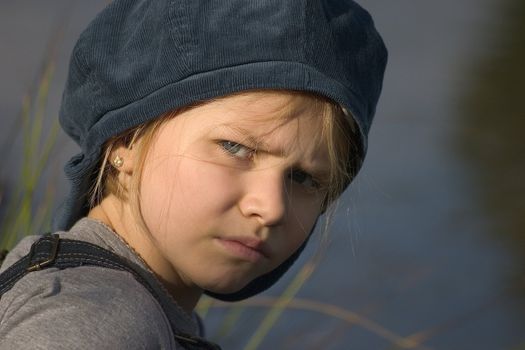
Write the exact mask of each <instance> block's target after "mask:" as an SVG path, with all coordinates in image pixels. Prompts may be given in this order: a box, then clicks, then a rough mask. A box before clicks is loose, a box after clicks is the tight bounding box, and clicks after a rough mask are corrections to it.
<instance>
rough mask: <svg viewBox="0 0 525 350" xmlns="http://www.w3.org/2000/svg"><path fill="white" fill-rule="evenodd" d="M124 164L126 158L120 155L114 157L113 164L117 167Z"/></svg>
mask: <svg viewBox="0 0 525 350" xmlns="http://www.w3.org/2000/svg"><path fill="white" fill-rule="evenodd" d="M122 164H124V159H122V158H120V156H118V155H117V156H115V159H113V165H114V166H115V168H120V167H121V166H122Z"/></svg>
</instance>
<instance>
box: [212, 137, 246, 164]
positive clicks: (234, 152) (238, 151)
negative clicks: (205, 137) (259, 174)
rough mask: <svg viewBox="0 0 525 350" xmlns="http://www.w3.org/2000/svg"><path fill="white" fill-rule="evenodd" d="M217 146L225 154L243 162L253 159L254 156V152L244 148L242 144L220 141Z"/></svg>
mask: <svg viewBox="0 0 525 350" xmlns="http://www.w3.org/2000/svg"><path fill="white" fill-rule="evenodd" d="M218 143H219V146H220V147H221V148H222V149H223V150H224V151H225V152H227V153H228V154H229V155H231V156H233V157H235V158H239V159H243V160H250V159H252V158H253V156H254V154H255V150H254V149H251V148H249V147H246V146H244V145H243V144H240V143H238V142H234V141H228V140H221V141H219V142H218Z"/></svg>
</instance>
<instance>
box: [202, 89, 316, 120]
mask: <svg viewBox="0 0 525 350" xmlns="http://www.w3.org/2000/svg"><path fill="white" fill-rule="evenodd" d="M209 107H211V108H219V109H223V110H224V111H225V112H226V114H225V115H226V116H228V115H232V116H233V117H236V119H239V121H241V122H242V121H246V122H262V121H265V120H267V119H268V120H272V119H293V118H294V117H297V116H306V115H310V116H313V115H315V114H316V113H320V112H321V108H320V104H319V103H316V101H315V99H314V98H313V97H310V96H308V95H303V94H299V93H292V92H287V91H283V92H278V91H264V92H261V91H254V92H245V93H241V94H236V95H231V96H227V97H224V98H221V99H218V100H215V101H212V102H211V103H210V104H209ZM228 111H231V112H232V113H228ZM235 112H236V113H235Z"/></svg>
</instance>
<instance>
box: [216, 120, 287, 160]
mask: <svg viewBox="0 0 525 350" xmlns="http://www.w3.org/2000/svg"><path fill="white" fill-rule="evenodd" d="M223 127H225V128H226V129H228V130H230V131H232V132H233V133H235V134H237V135H238V136H239V137H241V138H242V143H243V144H244V145H245V146H247V147H250V148H252V149H254V150H256V151H258V152H262V153H269V154H273V153H276V154H277V152H272V151H271V150H270V146H269V145H268V144H267V143H266V142H265V141H264V140H263V139H262V138H260V137H256V136H253V134H252V132H251V131H250V130H248V129H245V128H242V127H240V126H233V125H223ZM278 154H279V155H282V154H283V152H281V153H278Z"/></svg>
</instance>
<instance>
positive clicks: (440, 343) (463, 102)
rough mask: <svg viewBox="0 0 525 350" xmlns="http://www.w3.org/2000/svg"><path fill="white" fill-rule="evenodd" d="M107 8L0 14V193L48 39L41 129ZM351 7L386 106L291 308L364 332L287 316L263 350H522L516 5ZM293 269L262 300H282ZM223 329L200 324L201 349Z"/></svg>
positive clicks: (487, 1)
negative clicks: (379, 47) (78, 47)
mask: <svg viewBox="0 0 525 350" xmlns="http://www.w3.org/2000/svg"><path fill="white" fill-rule="evenodd" d="M105 3H106V1H101V0H97V1H90V2H83V1H80V0H77V1H66V0H62V1H59V0H48V1H46V2H45V4H44V3H43V2H39V1H35V0H33V1H30V0H24V1H14V0H4V1H3V2H2V3H1V4H0V45H1V46H2V47H1V48H0V50H1V52H2V53H3V54H2V55H1V56H0V63H1V64H0V74H1V76H2V77H3V80H2V84H0V101H1V102H0V108H1V112H2V119H1V122H0V123H1V124H0V125H1V127H0V145H2V147H4V148H3V149H2V150H0V152H2V153H1V155H2V156H3V157H4V160H5V161H4V165H3V166H2V168H1V171H0V182H2V183H4V184H10V183H13V182H14V181H16V176H17V175H16V172H12V171H11V169H12V168H13V167H16V166H17V164H18V156H17V152H12V151H11V150H12V149H20V147H19V146H17V145H19V142H20V140H19V136H17V137H13V136H12V135H15V136H16V132H13V130H14V131H16V130H17V128H16V125H17V124H16V119H15V118H16V115H17V113H18V112H19V110H20V101H21V98H22V96H23V94H24V93H25V92H26V91H27V90H28V87H29V86H31V84H32V83H33V82H34V80H35V77H36V76H37V74H38V69H39V65H40V62H41V61H42V59H43V56H45V55H46V45H47V43H48V41H49V38H50V37H53V36H54V35H55V34H54V33H56V28H59V27H60V26H58V24H59V23H62V22H61V21H64V16H66V17H67V21H66V22H65V24H66V25H67V27H66V29H65V30H64V31H63V37H62V38H61V39H60V40H59V42H60V45H59V46H58V49H57V53H56V57H55V62H56V63H55V64H56V73H55V79H54V81H53V83H52V86H51V96H50V102H49V105H48V107H47V110H48V118H49V120H51V119H52V117H53V116H54V115H56V111H57V109H58V103H59V100H60V93H61V89H62V87H63V83H64V79H65V72H66V67H67V60H68V54H69V52H70V50H71V48H72V45H73V43H74V40H75V38H76V37H77V36H78V33H79V32H80V30H81V29H82V28H83V27H84V26H85V24H86V23H87V22H88V21H89V20H90V19H91V18H92V17H93V16H94V14H95V13H96V12H97V10H98V9H100V8H102V7H103V6H104V4H105ZM360 3H361V4H362V5H363V6H364V7H365V8H367V9H369V10H370V12H371V13H372V14H373V16H374V18H375V21H376V25H377V27H378V29H379V30H380V31H381V32H382V34H383V36H384V39H385V42H386V44H387V46H388V48H389V51H390V62H389V67H388V70H387V76H386V80H385V85H384V94H383V96H382V100H381V102H380V105H379V108H378V111H377V118H376V123H375V125H374V126H373V128H372V132H371V140H370V150H369V154H368V158H367V161H366V162H365V167H364V168H363V171H362V173H361V174H360V176H359V179H358V180H357V182H356V183H355V184H353V187H352V188H351V190H350V191H348V193H346V194H345V196H344V199H343V203H342V206H341V210H340V213H339V215H338V216H337V220H336V222H335V224H334V226H333V230H332V231H333V232H332V233H331V240H332V244H331V245H330V247H329V248H328V250H327V252H326V254H325V257H324V259H323V260H322V262H321V263H320V264H319V266H318V268H317V270H316V272H315V273H314V274H313V276H312V277H311V279H310V280H309V282H308V283H307V285H305V286H304V287H303V289H302V290H301V291H300V293H299V295H298V297H300V298H304V299H311V300H316V301H318V302H323V303H330V304H335V305H337V306H338V307H340V308H342V309H345V310H348V311H352V312H354V313H357V314H358V315H359V316H360V317H361V318H362V319H367V320H371V321H373V322H374V324H375V327H370V326H366V323H359V324H353V325H350V324H345V323H344V322H342V321H340V320H337V319H335V318H332V317H329V316H326V315H323V314H321V313H319V312H312V311H304V310H303V311H301V310H289V311H286V312H285V313H284V315H283V317H282V318H281V320H280V321H279V322H278V323H277V325H276V327H275V328H274V329H273V330H272V333H271V334H270V336H268V337H267V339H266V340H265V341H264V343H263V344H262V345H261V348H262V349H267V348H278V349H280V348H283V349H286V348H292V349H396V348H401V347H396V346H394V345H392V339H400V338H401V339H405V340H406V339H407V338H409V337H411V336H412V338H409V339H412V340H419V341H417V342H416V343H418V344H419V345H418V346H414V347H413V348H421V349H423V348H425V349H446V350H448V349H480V350H483V349H487V350H488V349H505V350H506V349H509V350H511V349H522V348H524V347H525V288H524V285H525V268H524V266H525V264H524V262H525V249H524V248H525V247H524V235H523V232H524V228H525V223H524V218H525V213H524V210H525V206H524V205H523V198H524V195H525V189H524V185H523V181H522V179H523V178H524V176H525V169H524V166H525V162H523V154H524V151H525V145H524V141H523V140H524V138H523V137H522V136H521V132H522V130H524V128H523V126H524V121H525V115H523V113H524V112H523V108H521V106H520V102H521V100H522V98H521V96H522V91H521V90H522V89H520V88H521V86H523V84H520V83H523V82H524V80H525V73H524V72H525V70H524V69H523V67H521V64H522V62H524V61H525V60H524V58H525V57H524V56H525V55H524V53H523V50H524V48H525V39H524V34H523V33H525V28H524V27H523V23H525V9H524V5H523V2H520V1H519V0H515V1H511V0H507V1H501V0H499V1H496V0H463V1H461V2H458V1H452V0H443V1H439V2H434V1H429V0H420V1H408V0H396V1H380V0H366V1H364V0H363V1H360ZM13 125H14V127H13ZM6 140H9V143H7V144H8V145H9V148H5V146H4V145H5V144H6V143H5V141H6ZM13 145H14V146H13ZM74 152H75V146H73V145H72V144H71V143H70V142H69V141H67V140H66V139H65V138H64V139H63V140H62V141H61V146H60V147H59V149H58V153H57V155H56V160H54V163H53V164H52V167H51V169H50V171H49V174H52V176H51V177H52V178H56V179H57V180H56V181H57V183H58V191H59V192H60V193H64V191H65V190H66V186H65V184H64V182H63V180H62V179H63V177H62V175H61V172H60V171H59V167H58V164H60V167H61V165H62V164H63V163H64V162H65V160H66V159H67V158H69V157H70V156H71V155H72V154H73V153H74ZM49 174H48V175H49ZM55 174H56V175H55ZM43 182H45V181H44V180H43ZM315 247H316V246H315V244H312V245H311V246H310V247H309V249H308V251H307V252H306V254H305V255H304V256H303V257H302V259H301V262H304V261H306V260H307V259H308V258H309V257H310V256H311V255H312V254H313V251H314V250H315ZM300 265H301V264H296V265H295V266H294V268H293V269H292V271H291V273H289V274H288V276H287V278H285V279H284V280H283V281H281V282H280V283H279V284H278V285H276V286H275V287H274V288H272V289H271V290H270V291H269V292H268V293H267V294H266V295H268V296H276V295H279V294H280V292H282V291H283V290H284V289H285V287H286V285H287V282H288V281H289V280H290V278H291V277H292V276H293V275H294V274H295V273H296V272H297V271H298V269H299V268H300ZM224 313H225V311H224V310H223V309H221V308H216V309H212V311H210V314H209V317H208V318H207V320H206V321H207V323H208V325H209V334H210V335H211V336H213V335H214V334H216V333H217V330H218V328H219V326H220V324H222V323H223V322H224V318H223V316H224ZM262 315H264V310H261V309H258V308H253V309H252V308H250V309H247V310H245V311H244V312H243V313H242V314H241V316H240V322H238V323H237V324H236V326H235V328H234V330H233V335H230V336H226V337H223V338H221V339H220V342H221V344H222V345H223V346H224V348H226V349H242V346H243V344H244V343H245V342H246V340H247V339H248V338H249V335H250V334H252V333H253V331H254V328H255V327H256V326H257V325H258V324H259V323H260V321H261V317H262ZM405 348H410V347H409V346H406V347H405Z"/></svg>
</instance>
